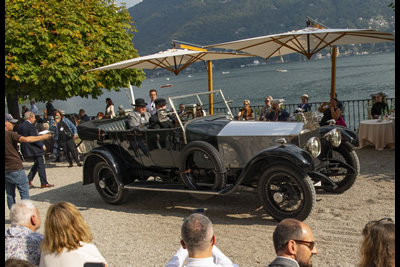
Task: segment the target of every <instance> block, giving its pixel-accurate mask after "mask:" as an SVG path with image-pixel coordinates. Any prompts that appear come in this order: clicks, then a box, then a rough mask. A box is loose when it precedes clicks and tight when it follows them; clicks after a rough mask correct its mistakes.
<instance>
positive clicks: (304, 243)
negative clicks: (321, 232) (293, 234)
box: [293, 240, 315, 251]
mask: <svg viewBox="0 0 400 267" xmlns="http://www.w3.org/2000/svg"><path fill="white" fill-rule="evenodd" d="M293 241H295V242H296V243H300V244H302V245H305V246H307V247H308V248H309V249H310V250H311V251H312V250H313V249H314V247H315V241H303V240H293Z"/></svg>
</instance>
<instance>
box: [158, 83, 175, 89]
mask: <svg viewBox="0 0 400 267" xmlns="http://www.w3.org/2000/svg"><path fill="white" fill-rule="evenodd" d="M172 86H174V85H173V84H166V85H161V86H160V88H165V87H172Z"/></svg>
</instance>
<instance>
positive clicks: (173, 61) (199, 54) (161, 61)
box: [89, 49, 254, 75]
mask: <svg viewBox="0 0 400 267" xmlns="http://www.w3.org/2000/svg"><path fill="white" fill-rule="evenodd" d="M204 50H205V49H204ZM242 57H254V55H249V54H243V53H242V54H238V53H227V52H212V51H193V50H187V49H168V50H166V51H161V52H158V53H156V54H152V55H148V56H143V57H137V58H133V59H129V60H125V61H121V62H117V63H114V64H110V65H107V66H103V67H99V68H96V69H92V70H89V71H96V70H115V69H151V70H154V69H158V68H163V69H166V70H168V71H171V72H173V73H175V75H178V74H179V72H181V71H182V70H184V69H185V68H187V67H188V66H190V65H191V64H193V63H195V62H198V61H204V62H205V61H212V60H217V59H230V58H242Z"/></svg>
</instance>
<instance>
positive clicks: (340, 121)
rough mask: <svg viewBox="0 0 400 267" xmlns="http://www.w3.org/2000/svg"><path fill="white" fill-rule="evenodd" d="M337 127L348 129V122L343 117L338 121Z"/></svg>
mask: <svg viewBox="0 0 400 267" xmlns="http://www.w3.org/2000/svg"><path fill="white" fill-rule="evenodd" d="M336 125H341V126H344V127H347V125H346V122H345V121H344V119H343V117H342V116H340V118H339V119H338V120H337V121H336Z"/></svg>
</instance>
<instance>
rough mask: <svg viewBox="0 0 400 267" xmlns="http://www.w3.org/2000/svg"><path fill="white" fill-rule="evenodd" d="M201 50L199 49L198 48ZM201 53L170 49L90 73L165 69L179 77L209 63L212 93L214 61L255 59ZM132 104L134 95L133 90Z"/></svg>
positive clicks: (223, 53) (225, 53)
mask: <svg viewBox="0 0 400 267" xmlns="http://www.w3.org/2000/svg"><path fill="white" fill-rule="evenodd" d="M196 49H199V48H196ZM199 50H201V51H197V50H196V51H195V50H188V49H168V50H166V51H161V52H158V53H156V54H152V55H148V56H143V57H137V58H132V59H128V60H124V61H121V62H117V63H114V64H110V65H106V66H103V67H99V68H95V69H92V70H89V71H87V72H90V71H98V70H115V69H151V70H154V69H159V68H162V69H165V70H168V71H171V72H173V73H175V75H178V74H179V72H181V71H182V70H184V69H185V68H187V67H188V66H190V65H191V64H193V63H195V62H199V61H203V62H209V64H208V79H209V83H208V85H209V91H212V69H211V66H212V64H210V63H211V61H212V60H219V59H232V58H242V57H254V55H250V54H244V53H241V54H239V53H228V52H213V51H207V50H206V49H199ZM131 96H132V102H133V101H134V99H133V93H132V88H131ZM210 113H211V114H212V99H210Z"/></svg>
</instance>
